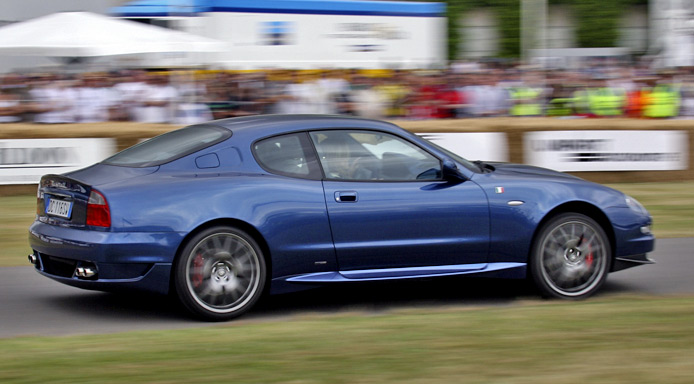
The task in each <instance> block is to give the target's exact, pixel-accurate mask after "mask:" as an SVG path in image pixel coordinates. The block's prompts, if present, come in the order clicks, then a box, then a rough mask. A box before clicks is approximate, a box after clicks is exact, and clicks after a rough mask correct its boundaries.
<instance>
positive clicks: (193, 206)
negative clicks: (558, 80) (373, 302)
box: [29, 115, 654, 320]
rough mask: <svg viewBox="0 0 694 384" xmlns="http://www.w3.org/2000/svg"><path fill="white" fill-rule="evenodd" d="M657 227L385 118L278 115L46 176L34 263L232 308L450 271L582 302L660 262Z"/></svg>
mask: <svg viewBox="0 0 694 384" xmlns="http://www.w3.org/2000/svg"><path fill="white" fill-rule="evenodd" d="M650 226H651V217H650V216H649V214H648V212H647V211H646V209H644V207H643V206H642V205H641V204H639V203H638V202H637V201H636V200H634V199H633V198H631V197H629V196H626V195H624V194H623V193H621V192H618V191H615V190H613V189H610V188H607V187H604V186H601V185H597V184H594V183H591V182H587V181H585V180H582V179H579V178H577V177H573V176H570V175H567V174H563V173H559V172H555V171H551V170H547V169H542V168H536V167H531V166H524V165H515V164H505V163H484V162H479V161H477V162H470V161H468V160H466V159H464V158H462V157H459V156H458V155H456V154H453V153H451V152H448V151H446V150H444V149H442V148H440V147H438V146H436V145H434V144H432V143H430V142H428V141H426V140H424V139H422V138H420V137H418V136H416V135H414V134H412V133H409V132H407V131H405V130H403V129H400V128H398V127H397V126H395V125H393V124H390V123H386V122H380V121H373V120H366V119H359V118H349V117H336V116H313V115H297V116H292V115H284V116H272V115H269V116H254V117H243V118H234V119H227V120H219V121H213V122H210V123H206V124H200V125H194V126H190V127H186V128H182V129H179V130H175V131H172V132H169V133H166V134H163V135H161V136H158V137H155V138H153V139H151V140H148V141H145V142H143V143H141V144H139V145H136V146H133V147H131V148H128V149H126V150H124V151H122V152H120V153H118V154H116V155H114V156H112V157H110V158H108V159H106V160H104V161H102V162H100V163H98V164H95V165H93V166H90V167H88V168H85V169H82V170H78V171H75V172H70V173H67V174H64V175H46V176H44V177H43V178H42V179H41V182H40V184H39V188H38V193H37V215H36V220H35V222H34V223H33V224H32V225H31V227H30V229H29V233H30V234H29V240H30V243H31V247H32V249H33V253H32V254H31V255H29V259H30V261H31V262H32V263H34V264H35V266H36V269H37V271H38V272H39V273H41V274H43V275H45V276H47V277H49V278H51V279H54V280H57V281H59V282H61V283H65V284H69V285H72V286H76V287H80V288H86V289H94V290H117V289H136V290H147V291H151V292H158V293H162V294H167V293H171V294H174V295H175V296H177V297H178V299H179V300H180V301H181V303H182V304H183V305H184V306H185V307H186V308H187V309H188V310H190V311H191V312H192V313H193V314H195V315H197V316H199V317H201V318H204V319H208V320H227V319H231V318H233V317H236V316H239V315H241V314H243V313H244V312H246V311H247V310H248V309H249V308H251V307H252V306H253V305H254V303H256V302H257V301H258V299H259V298H260V297H261V295H262V294H263V293H278V292H288V291H292V290H298V289H303V288H307V287H313V286H317V285H323V284H335V283H350V282H363V281H376V280H391V279H413V278H431V277H437V276H452V275H475V276H490V277H505V278H520V279H522V278H526V277H528V278H529V279H531V280H532V281H533V282H534V284H535V285H536V286H537V288H538V290H539V292H540V293H541V294H542V295H543V296H548V297H559V298H569V299H572V298H583V297H587V296H589V295H591V294H593V293H594V292H596V290H598V289H599V288H600V286H601V285H602V284H603V282H604V281H605V278H606V277H607V274H608V273H609V272H613V271H617V270H620V269H624V268H628V267H631V266H635V265H640V264H648V263H651V261H650V260H649V259H648V257H647V256H646V254H647V253H648V252H650V251H652V250H653V246H654V237H653V235H652V234H651V231H650Z"/></svg>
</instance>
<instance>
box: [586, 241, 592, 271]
mask: <svg viewBox="0 0 694 384" xmlns="http://www.w3.org/2000/svg"><path fill="white" fill-rule="evenodd" d="M588 251H589V253H588V256H586V264H588V266H589V267H592V266H593V260H594V258H593V248H592V247H591V246H590V245H588Z"/></svg>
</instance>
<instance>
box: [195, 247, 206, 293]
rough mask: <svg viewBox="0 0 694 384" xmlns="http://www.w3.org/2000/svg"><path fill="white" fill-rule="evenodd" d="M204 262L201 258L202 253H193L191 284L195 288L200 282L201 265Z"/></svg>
mask: <svg viewBox="0 0 694 384" xmlns="http://www.w3.org/2000/svg"><path fill="white" fill-rule="evenodd" d="M204 264H205V262H204V260H203V259H202V255H201V254H199V253H198V254H197V255H195V259H193V286H194V287H195V288H197V287H199V286H200V284H202V278H203V276H202V267H203V265H204Z"/></svg>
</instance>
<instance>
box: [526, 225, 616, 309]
mask: <svg viewBox="0 0 694 384" xmlns="http://www.w3.org/2000/svg"><path fill="white" fill-rule="evenodd" d="M611 253H612V251H611V248H610V244H609V242H608V239H607V235H606V234H605V231H604V230H603V229H602V227H601V226H600V225H599V224H598V223H597V222H595V220H593V219H591V218H590V217H588V216H585V215H581V214H578V213H564V214H561V215H558V216H556V217H554V218H553V219H551V220H549V221H548V222H547V223H546V224H545V225H543V226H542V228H541V229H540V231H539V233H538V236H537V238H536V239H535V242H534V244H533V249H532V251H531V255H530V273H531V276H532V279H533V281H534V283H535V285H536V286H537V287H538V289H539V290H540V293H541V294H542V295H543V296H546V297H557V298H564V299H580V298H585V297H588V296H590V295H592V294H594V293H595V292H596V291H597V290H598V289H599V288H600V287H601V286H602V284H603V283H604V282H605V279H606V278H607V274H608V272H609V265H610V260H611V257H612V256H611Z"/></svg>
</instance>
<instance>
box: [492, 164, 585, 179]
mask: <svg viewBox="0 0 694 384" xmlns="http://www.w3.org/2000/svg"><path fill="white" fill-rule="evenodd" d="M488 164H489V165H491V166H492V167H494V175H495V176H497V177H504V176H508V177H514V176H516V177H524V176H530V177H542V178H552V179H569V180H583V179H581V178H580V177H576V176H573V175H569V174H568V173H563V172H559V171H555V170H552V169H547V168H540V167H534V166H532V165H523V164H513V163H488Z"/></svg>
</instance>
